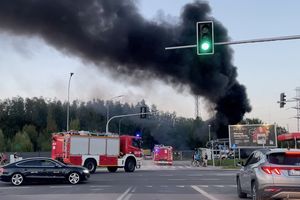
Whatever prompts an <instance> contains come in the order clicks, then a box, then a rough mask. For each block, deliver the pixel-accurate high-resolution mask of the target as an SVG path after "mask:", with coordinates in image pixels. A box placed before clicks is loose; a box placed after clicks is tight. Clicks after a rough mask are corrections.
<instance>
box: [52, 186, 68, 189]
mask: <svg viewBox="0 0 300 200" xmlns="http://www.w3.org/2000/svg"><path fill="white" fill-rule="evenodd" d="M71 187H73V186H71V185H66V186H50V188H52V189H53V188H55V189H57V188H71Z"/></svg>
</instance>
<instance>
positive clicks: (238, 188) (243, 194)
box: [236, 178, 247, 198]
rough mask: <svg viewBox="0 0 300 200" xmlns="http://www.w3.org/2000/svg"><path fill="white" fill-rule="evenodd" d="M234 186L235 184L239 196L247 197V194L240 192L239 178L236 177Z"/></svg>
mask: <svg viewBox="0 0 300 200" xmlns="http://www.w3.org/2000/svg"><path fill="white" fill-rule="evenodd" d="M236 186H237V193H238V196H239V198H247V194H246V193H244V192H242V188H241V182H240V178H237V180H236Z"/></svg>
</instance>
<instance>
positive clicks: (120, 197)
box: [117, 187, 132, 200]
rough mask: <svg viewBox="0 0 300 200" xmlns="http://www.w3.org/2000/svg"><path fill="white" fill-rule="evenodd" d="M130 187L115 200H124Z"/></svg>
mask: <svg viewBox="0 0 300 200" xmlns="http://www.w3.org/2000/svg"><path fill="white" fill-rule="evenodd" d="M131 188H132V187H129V188H128V189H127V190H126V191H125V192H124V193H123V194H122V195H121V196H119V197H118V198H117V200H125V198H126V195H127V194H128V193H129V191H130V190H131Z"/></svg>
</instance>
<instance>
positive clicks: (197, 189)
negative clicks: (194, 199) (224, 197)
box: [191, 185, 217, 200]
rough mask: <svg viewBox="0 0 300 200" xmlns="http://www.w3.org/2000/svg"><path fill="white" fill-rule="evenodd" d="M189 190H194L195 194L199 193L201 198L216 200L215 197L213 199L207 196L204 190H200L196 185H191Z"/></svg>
mask: <svg viewBox="0 0 300 200" xmlns="http://www.w3.org/2000/svg"><path fill="white" fill-rule="evenodd" d="M191 188H193V189H194V190H196V191H197V192H199V193H200V194H202V195H203V196H205V197H207V198H208V199H210V200H217V199H216V198H215V197H213V196H212V195H210V194H208V193H207V192H205V191H204V190H202V189H200V188H199V187H197V186H196V185H191Z"/></svg>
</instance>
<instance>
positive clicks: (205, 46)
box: [201, 42, 210, 51]
mask: <svg viewBox="0 0 300 200" xmlns="http://www.w3.org/2000/svg"><path fill="white" fill-rule="evenodd" d="M209 47H210V46H209V43H208V42H204V43H202V44H201V49H202V50H204V51H207V50H208V49H209Z"/></svg>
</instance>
